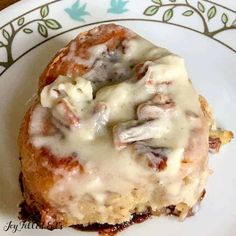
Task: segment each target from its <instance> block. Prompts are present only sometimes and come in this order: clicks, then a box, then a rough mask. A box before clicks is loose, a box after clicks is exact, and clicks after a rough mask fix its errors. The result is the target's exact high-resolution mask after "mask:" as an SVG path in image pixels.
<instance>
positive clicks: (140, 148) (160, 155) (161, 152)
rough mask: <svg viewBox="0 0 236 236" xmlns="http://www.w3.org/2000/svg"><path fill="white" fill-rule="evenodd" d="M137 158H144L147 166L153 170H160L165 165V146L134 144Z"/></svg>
mask: <svg viewBox="0 0 236 236" xmlns="http://www.w3.org/2000/svg"><path fill="white" fill-rule="evenodd" d="M135 149H136V152H137V153H138V157H139V158H144V159H145V161H146V162H147V164H148V166H149V167H151V168H152V169H154V170H155V171H162V170H164V169H165V168H166V167H167V156H166V153H165V151H166V148H160V147H150V146H146V145H145V143H141V144H140V143H137V144H136V145H135Z"/></svg>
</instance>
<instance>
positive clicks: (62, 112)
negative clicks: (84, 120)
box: [52, 99, 79, 128]
mask: <svg viewBox="0 0 236 236" xmlns="http://www.w3.org/2000/svg"><path fill="white" fill-rule="evenodd" d="M52 116H53V117H54V118H55V119H56V121H57V122H59V123H60V124H61V125H63V126H65V127H67V128H72V127H76V126H79V118H78V117H77V115H76V114H75V112H74V111H73V108H72V107H71V106H70V104H69V103H68V102H67V101H66V100H64V99H62V100H61V101H60V102H58V103H57V104H56V105H55V107H54V108H53V109H52Z"/></svg>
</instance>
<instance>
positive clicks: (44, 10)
mask: <svg viewBox="0 0 236 236" xmlns="http://www.w3.org/2000/svg"><path fill="white" fill-rule="evenodd" d="M48 14H49V7H48V5H46V6H43V7H41V9H40V15H41V16H42V18H45V17H47V16H48Z"/></svg>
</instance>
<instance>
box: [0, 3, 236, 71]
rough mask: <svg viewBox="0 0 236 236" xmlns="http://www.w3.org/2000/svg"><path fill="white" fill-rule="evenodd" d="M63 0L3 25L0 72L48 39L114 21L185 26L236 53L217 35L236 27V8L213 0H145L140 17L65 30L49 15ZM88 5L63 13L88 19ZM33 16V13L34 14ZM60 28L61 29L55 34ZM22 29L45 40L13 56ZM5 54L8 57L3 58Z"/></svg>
mask: <svg viewBox="0 0 236 236" xmlns="http://www.w3.org/2000/svg"><path fill="white" fill-rule="evenodd" d="M61 1H62V0H54V1H51V2H49V3H47V4H43V5H41V6H38V7H36V8H34V9H32V10H30V11H27V12H25V13H24V14H22V15H20V16H18V17H16V18H14V19H13V20H11V21H10V22H8V23H6V24H5V25H3V26H2V27H0V33H1V34H2V36H1V37H0V58H1V59H0V69H2V70H0V75H2V74H3V73H4V72H5V71H6V70H7V69H8V68H10V66H11V65H13V64H14V63H15V62H16V61H18V60H19V59H20V58H21V57H23V56H24V55H25V54H27V53H28V52H29V51H31V50H33V49H34V48H36V47H38V46H39V45H41V44H43V43H45V42H47V41H48V40H51V39H53V38H55V37H57V36H59V35H62V34H64V33H67V32H70V31H73V30H76V29H79V28H83V27H86V26H91V25H95V24H101V23H108V22H114V21H116V22H119V21H148V22H158V23H164V24H170V25H174V26H178V27H182V28H185V29H188V30H191V31H194V32H197V33H200V34H202V35H205V36H207V37H209V38H211V39H213V40H215V41H217V42H219V43H220V44H222V45H224V46H225V47H227V48H228V49H230V50H232V51H233V52H236V48H233V47H232V46H231V45H229V44H227V43H226V42H224V41H223V40H222V39H221V38H220V39H219V38H216V36H217V35H218V34H220V33H221V32H224V31H227V30H232V31H234V30H236V11H234V10H232V9H229V8H227V7H225V6H222V5H220V4H218V3H215V2H213V1H210V0H199V1H198V0H197V1H196V0H194V2H191V3H190V0H146V2H147V5H146V8H145V9H142V11H141V12H142V17H141V18H128V17H127V18H112V19H109V20H103V21H96V22H91V23H87V24H85V23H83V24H82V25H79V26H78V25H77V23H76V25H77V26H75V27H72V28H69V29H66V30H64V31H62V29H64V28H63V26H62V25H61V23H60V21H59V20H57V19H54V18H52V17H50V5H52V4H55V3H57V2H61ZM83 1H86V0H83ZM131 1H134V0H129V1H128V0H109V2H108V5H107V9H106V10H107V14H113V15H114V14H116V15H121V14H125V13H126V12H128V11H131V9H130V8H129V4H130V3H131ZM146 2H145V3H146ZM87 5H88V4H87V3H85V2H84V3H82V2H81V1H80V0H75V1H73V2H72V4H71V5H70V6H68V7H66V8H65V9H64V11H63V12H64V13H65V14H67V15H68V16H69V17H70V19H71V21H73V22H85V19H86V16H89V15H90V12H89V11H88V10H87ZM136 5H137V4H136ZM35 11H39V17H32V18H30V20H29V19H28V18H29V17H28V16H29V15H30V14H32V13H33V12H35ZM176 14H177V15H178V19H179V18H180V15H181V17H184V18H186V17H188V19H189V17H192V18H193V17H195V18H196V19H197V18H199V19H200V20H201V22H202V26H201V25H200V24H198V25H197V27H196V25H195V26H194V25H191V22H190V25H189V22H188V21H184V24H183V23H179V22H178V19H177V18H176V17H175V15H176ZM34 15H35V14H34ZM34 15H33V14H32V16H34ZM27 19H28V20H27ZM199 19H198V20H199ZM199 26H200V27H202V29H201V28H199ZM58 30H59V31H60V32H59V33H55V32H57V31H58ZM19 32H22V33H24V34H25V35H29V34H33V33H34V32H38V33H39V34H40V35H41V37H42V39H41V41H38V42H35V43H36V44H35V45H34V46H33V47H31V48H28V49H27V50H25V51H24V52H22V53H21V55H19V56H17V57H14V55H12V54H13V53H12V45H13V42H14V40H15V38H16V36H17V34H18V33H19ZM4 56H5V60H2V58H4Z"/></svg>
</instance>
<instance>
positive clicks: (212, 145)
mask: <svg viewBox="0 0 236 236" xmlns="http://www.w3.org/2000/svg"><path fill="white" fill-rule="evenodd" d="M220 147H221V140H220V138H218V137H209V151H210V152H212V153H216V152H219V150H220Z"/></svg>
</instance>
